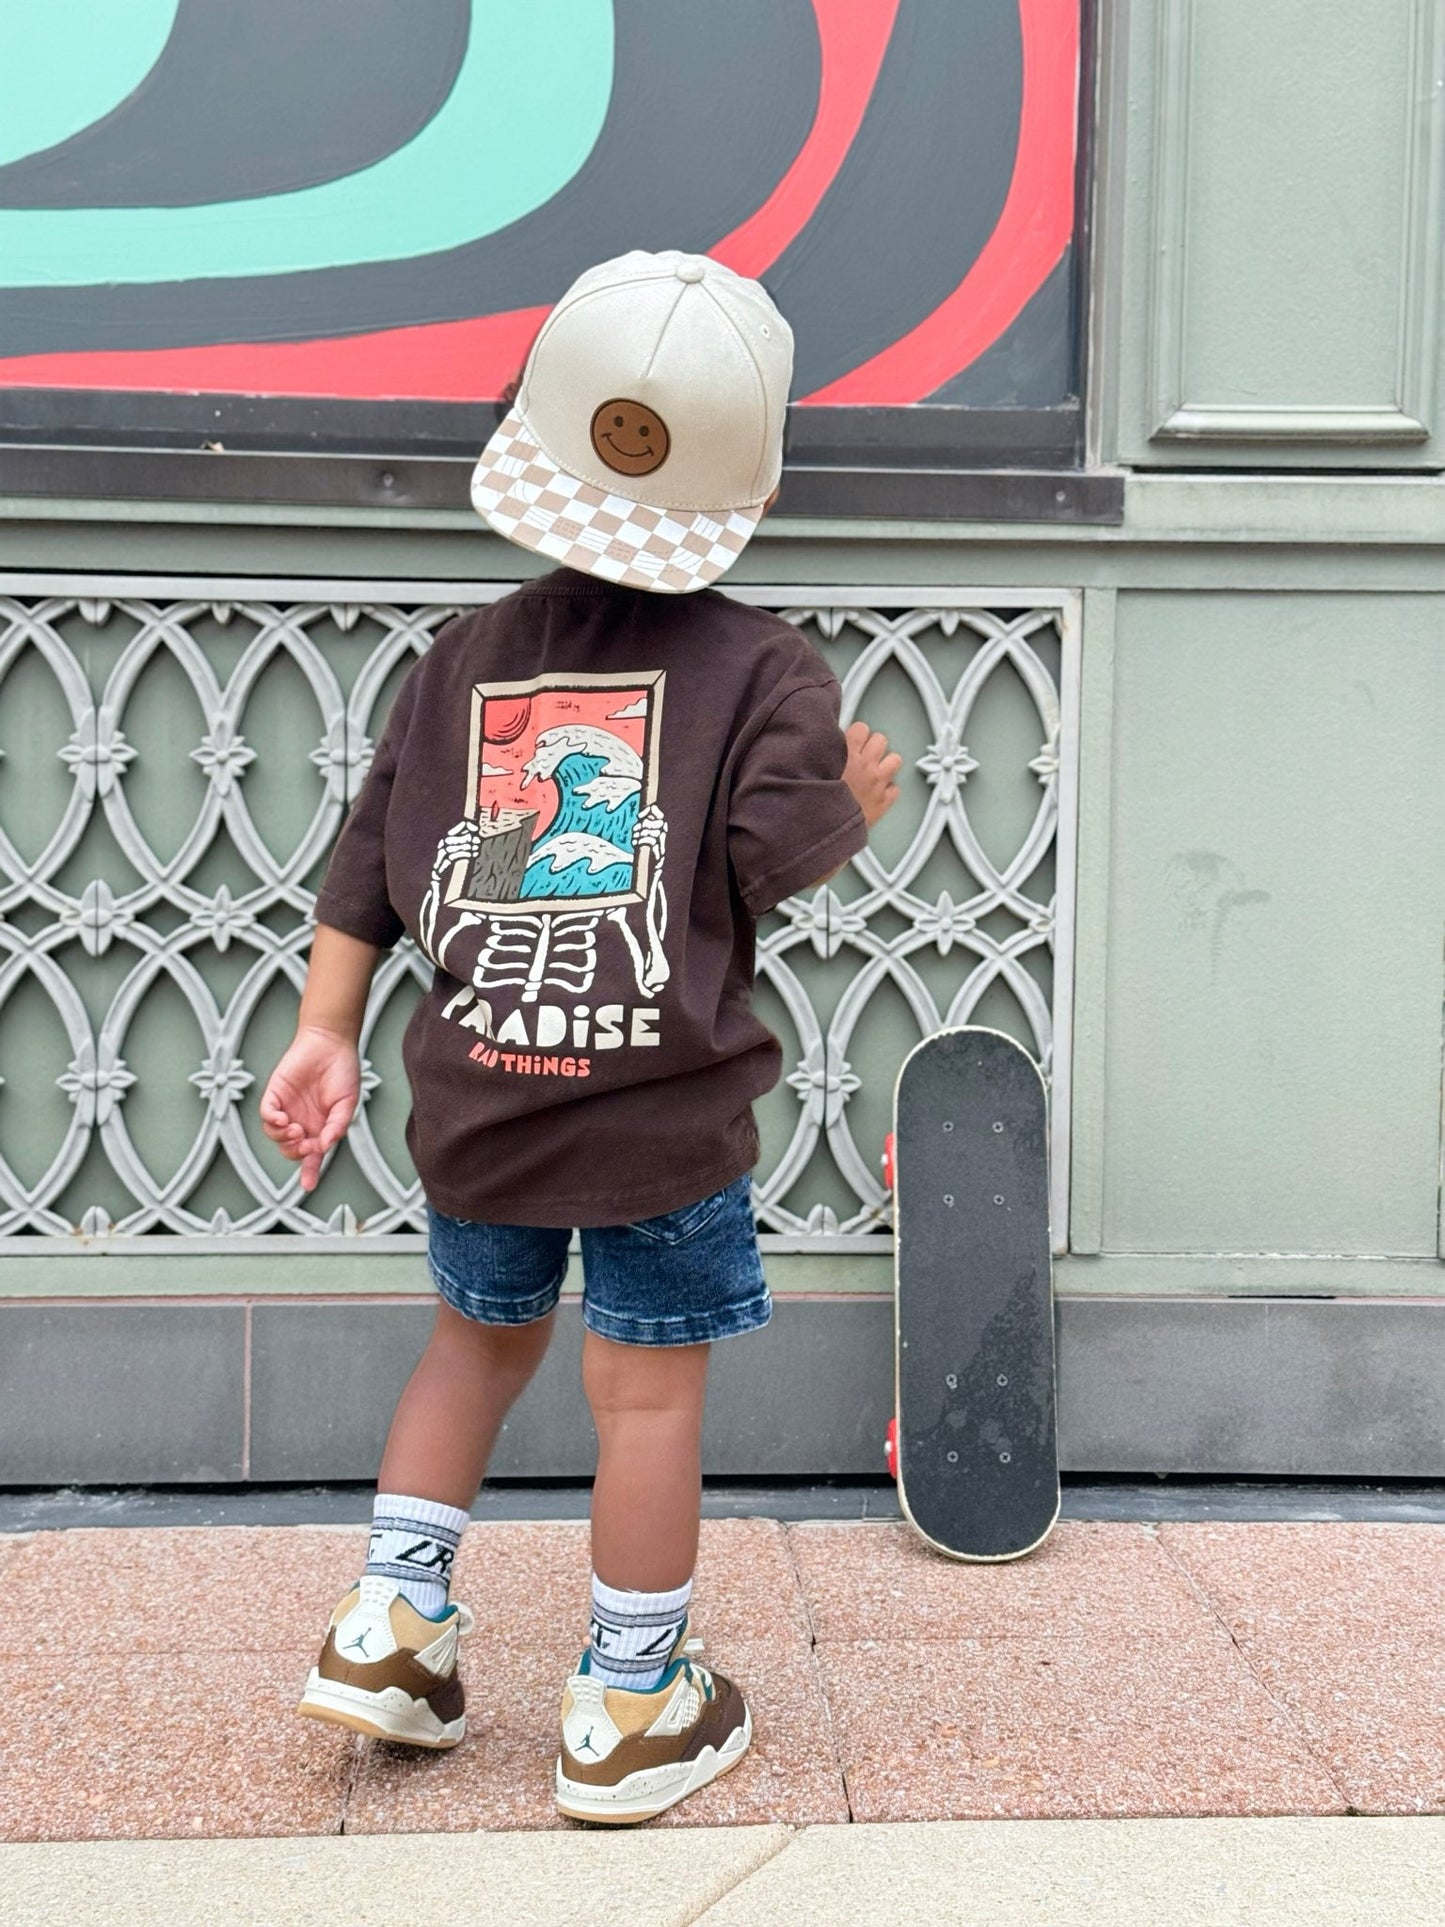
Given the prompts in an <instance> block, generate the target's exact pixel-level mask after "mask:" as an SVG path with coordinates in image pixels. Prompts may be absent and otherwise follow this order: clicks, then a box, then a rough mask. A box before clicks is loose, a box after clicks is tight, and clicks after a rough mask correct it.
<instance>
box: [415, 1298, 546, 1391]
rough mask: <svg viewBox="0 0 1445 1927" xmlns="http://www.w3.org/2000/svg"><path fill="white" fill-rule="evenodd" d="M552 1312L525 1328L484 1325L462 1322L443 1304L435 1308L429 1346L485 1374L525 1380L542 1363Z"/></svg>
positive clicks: (472, 1320)
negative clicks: (468, 1361) (463, 1359)
mask: <svg viewBox="0 0 1445 1927" xmlns="http://www.w3.org/2000/svg"><path fill="white" fill-rule="evenodd" d="M556 1322H557V1321H556V1314H555V1312H548V1313H547V1315H546V1316H545V1317H544V1318H534V1319H531V1320H529V1321H528V1322H527V1323H526V1324H525V1325H484V1324H482V1323H481V1322H480V1321H479V1320H478V1319H475V1318H465V1317H463V1315H462V1314H461V1312H459V1311H457V1310H456V1309H455V1308H454V1307H453V1306H451V1305H449V1304H447V1303H446V1302H445V1300H443V1301H442V1302H441V1303H440V1304H439V1305H438V1306H437V1322H436V1325H435V1327H434V1329H433V1332H432V1344H433V1345H436V1346H440V1347H441V1348H442V1349H443V1350H445V1351H446V1352H448V1353H450V1354H452V1355H454V1356H465V1357H467V1358H469V1359H471V1360H473V1361H475V1363H476V1364H477V1365H478V1366H479V1367H481V1368H482V1369H485V1370H491V1371H496V1372H502V1373H506V1374H509V1375H511V1376H514V1377H519V1378H522V1379H524V1380H525V1379H526V1378H529V1377H530V1376H531V1374H532V1373H533V1372H534V1371H535V1370H536V1368H537V1366H538V1365H539V1364H540V1363H541V1362H542V1359H543V1357H544V1356H545V1354H546V1350H547V1347H548V1345H549V1344H550V1343H551V1340H552V1329H553V1326H554V1325H555V1324H556Z"/></svg>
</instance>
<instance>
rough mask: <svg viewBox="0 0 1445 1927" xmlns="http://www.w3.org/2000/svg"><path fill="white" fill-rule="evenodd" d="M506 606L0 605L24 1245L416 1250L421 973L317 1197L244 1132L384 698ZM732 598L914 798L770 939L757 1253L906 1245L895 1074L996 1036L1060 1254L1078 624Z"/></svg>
mask: <svg viewBox="0 0 1445 1927" xmlns="http://www.w3.org/2000/svg"><path fill="white" fill-rule="evenodd" d="M510 586H511V585H509V584H498V585H493V586H489V587H487V588H485V589H482V590H478V591H475V592H473V593H472V594H470V595H469V596H467V597H466V598H465V599H461V598H457V593H456V590H455V588H454V587H451V588H449V587H447V586H445V585H443V586H436V585H421V584H410V585H407V584H389V585H376V584H371V585H368V584H362V583H351V584H332V583H324V584H307V583H305V582H291V583H279V582H277V583H260V584H255V583H249V582H194V581H179V580H170V581H168V580H155V579H145V580H142V579H139V578H118V579H107V580H99V579H94V578H89V577H84V578H69V579H65V578H39V577H29V578H8V579H6V578H0V1245H3V1247H4V1248H7V1249H9V1250H10V1251H12V1252H17V1251H26V1252H30V1253H34V1254H37V1255H40V1254H42V1253H46V1252H51V1251H59V1250H72V1251H73V1250H75V1249H76V1248H77V1243H80V1244H83V1245H85V1246H87V1247H97V1246H100V1247H104V1248H107V1249H111V1250H114V1249H116V1248H118V1247H127V1246H132V1247H133V1244H134V1241H143V1242H144V1243H145V1244H146V1245H147V1247H149V1245H150V1241H152V1240H154V1239H155V1238H157V1237H160V1238H163V1239H165V1240H166V1241H167V1245H168V1248H173V1246H174V1241H175V1240H178V1239H180V1240H185V1241H188V1242H194V1244H195V1245H196V1247H197V1248H198V1249H204V1250H217V1249H223V1248H236V1246H237V1241H241V1242H242V1243H243V1244H244V1248H246V1249H255V1244H254V1240H255V1238H256V1236H257V1235H258V1234H279V1235H281V1236H283V1237H284V1236H286V1235H288V1234H289V1235H298V1236H304V1237H306V1238H307V1239H308V1248H309V1249H315V1248H317V1247H318V1246H322V1247H329V1246H330V1245H331V1244H332V1243H333V1241H343V1242H344V1245H345V1248H347V1249H350V1250H357V1249H391V1250H395V1249H398V1248H399V1247H402V1246H404V1247H405V1248H412V1247H413V1246H414V1245H415V1244H416V1243H417V1236H416V1234H417V1233H419V1232H420V1230H421V1228H422V1225H423V1222H424V1219H423V1209H422V1201H421V1197H420V1194H419V1191H418V1188H417V1185H416V1182H415V1178H414V1176H413V1174H412V1172H411V1169H410V1166H409V1163H408V1160H407V1157H406V1152H405V1148H404V1144H403V1140H402V1126H403V1124H404V1120H405V1114H406V1096H405V1084H404V1079H403V1078H402V1076H401V1073H400V1062H399V1049H398V1046H399V1040H400V1035H401V1030H402V1028H403V1026H404V1023H405V1019H406V1015H407V1014H408V1012H409V1010H410V1008H411V1003H412V1001H413V998H414V996H415V994H416V991H417V988H418V987H419V986H420V985H421V984H422V983H423V982H424V981H425V976H426V971H427V968H428V967H427V965H426V964H425V961H424V959H422V958H421V957H420V955H419V954H418V953H417V952H416V951H415V950H414V948H413V947H412V946H411V945H410V944H405V945H403V946H401V947H400V948H398V949H397V950H396V951H394V952H392V953H391V954H390V955H388V956H387V957H386V958H385V959H384V960H383V963H382V966H381V968H380V970H379V971H378V974H377V979H376V984H375V988H374V992H373V996H372V999H371V1004H370V1008H369V1011H368V1015H367V1020H366V1027H365V1030H364V1033H363V1039H362V1049H363V1056H364V1059H365V1062H366V1070H365V1077H364V1085H365V1091H364V1098H363V1103H362V1106H361V1108H360V1110H359V1112H358V1115H357V1119H356V1121H355V1123H354V1124H353V1126H352V1129H351V1132H350V1134H349V1136H348V1138H347V1141H346V1143H345V1144H344V1145H343V1146H342V1147H341V1149H340V1150H339V1151H338V1153H337V1154H336V1156H335V1157H334V1158H333V1160H332V1163H331V1165H330V1166H329V1168H328V1170H327V1171H326V1173H325V1175H324V1176H323V1179H322V1183H321V1185H320V1186H319V1187H318V1189H317V1191H316V1192H314V1193H313V1194H312V1195H311V1197H310V1198H306V1197H304V1196H303V1195H302V1193H301V1192H300V1190H299V1187H298V1185H297V1183H296V1177H295V1170H294V1167H292V1166H291V1165H288V1164H286V1163H285V1162H284V1161H283V1160H282V1159H280V1158H279V1157H278V1156H277V1155H276V1153H275V1152H274V1150H273V1149H272V1147H271V1146H270V1145H269V1144H268V1143H267V1142H266V1140H265V1138H264V1137H263V1135H262V1133H261V1131H260V1128H259V1124H258V1122H257V1120H256V1116H255V1099H256V1096H257V1095H258V1093H259V1088H260V1084H261V1083H262V1082H263V1081H264V1078H265V1076H266V1074H267V1073H268V1071H269V1068H270V1066H271V1064H272V1063H273V1062H274V1061H275V1058H276V1057H277V1056H278V1055H279V1053H280V1051H281V1049H282V1048H284V1045H285V1042H286V1039H287V1037H288V1036H289V1034H290V1028H291V1025H292V1023H293V1022H294V1016H295V1001H296V997H297V995H298V993H299V990H300V986H301V983H302V981H303V978H304V974H305V958H306V950H307V945H308V943H309V940H310V924H309V921H308V913H309V910H310V906H311V901H312V893H313V891H314V888H315V886H316V884H317V882H318V881H319V879H320V876H321V874H322V872H323V870H324V867H325V860H326V856H327V853H328V852H329V849H330V846H331V843H332V840H333V838H334V836H335V834H336V831H337V828H338V827H339V825H340V822H341V820H342V817H343V815H344V812H345V810H346V808H347V806H348V805H349V803H350V801H351V799H352V798H353V797H354V795H355V794H356V790H357V788H358V786H359V784H360V782H361V779H362V777H363V776H364V774H365V771H366V767H367V764H368V762H369V759H370V754H371V746H372V742H373V740H374V738H375V736H376V734H377V731H378V728H379V725H380V722H381V720H382V718H383V717H384V714H385V710H386V706H387V704H388V702H389V700H390V697H391V694H392V693H393V691H394V689H395V687H396V684H397V683H398V682H399V680H400V677H401V675H402V673H403V672H404V670H405V668H406V666H407V664H408V663H409V661H410V659H411V657H412V656H413V655H414V654H416V653H419V652H421V651H423V650H425V649H426V648H427V647H428V646H429V644H430V642H431V640H432V638H433V636H434V635H435V634H436V632H437V631H438V629H440V628H441V626H442V625H443V624H444V623H445V622H447V621H448V620H449V619H450V618H451V617H452V616H453V615H454V614H456V613H458V611H459V609H461V608H462V607H465V606H470V605H471V604H473V603H475V602H478V601H481V600H485V599H492V598H494V597H495V596H499V595H502V594H505V593H506V591H507V589H508V588H509V587H510ZM739 593H740V594H743V595H744V596H745V597H746V599H747V600H749V601H753V602H759V603H763V604H765V605H766V606H768V607H772V608H776V609H778V610H780V611H781V612H782V613H783V614H785V615H786V616H787V617H788V619H789V620H791V621H793V622H796V623H798V624H799V625H800V626H801V627H802V628H803V629H804V630H805V631H807V632H808V633H809V634H810V635H812V636H813V637H814V639H815V640H816V641H817V643H818V645H819V647H820V648H821V649H822V650H823V652H824V654H825V655H826V656H827V657H828V659H829V660H830V661H831V662H832V663H833V665H834V667H835V668H836V670H837V672H838V674H839V676H840V678H841V680H842V683H843V688H844V702H845V720H848V719H851V718H852V717H853V716H855V715H862V716H864V717H865V718H866V719H867V720H868V721H869V722H871V723H873V724H874V725H875V726H876V727H879V728H881V729H883V730H885V731H886V732H887V733H888V735H889V736H890V737H891V738H892V739H893V740H894V742H895V744H896V746H897V747H898V748H900V749H901V750H902V751H903V753H904V756H905V770H904V776H905V778H906V781H905V785H904V794H903V798H902V800H901V802H900V803H899V805H898V807H897V808H896V809H895V811H894V812H893V813H892V815H891V816H890V817H889V818H887V819H886V820H885V822H884V823H883V824H882V825H881V826H880V828H879V830H878V831H877V832H876V833H875V837H874V841H873V843H872V844H871V845H870V847H869V849H868V850H867V851H865V852H864V853H863V855H861V856H860V857H859V858H858V860H857V861H856V863H855V864H853V865H852V866H851V868H850V870H849V872H848V873H847V874H846V875H845V876H844V877H842V878H839V879H837V880H835V882H834V884H833V885H831V886H828V887H825V888H823V889H820V890H819V891H817V892H816V893H814V894H813V895H811V896H809V897H806V898H797V899H794V900H792V901H791V902H789V903H787V904H785V905H784V906H783V907H782V908H781V910H779V911H778V912H777V913H776V914H775V915H774V916H772V917H770V918H769V919H768V920H767V922H766V923H765V925H764V927H763V929H762V932H761V940H760V946H759V959H758V965H759V990H758V996H759V1003H760V1008H761V1009H762V1011H763V1014H764V1016H765V1017H766V1018H767V1020H768V1021H769V1022H770V1023H772V1025H773V1027H774V1028H775V1029H776V1030H777V1031H778V1033H779V1035H780V1036H781V1037H782V1039H783V1043H784V1049H785V1054H786V1056H787V1058H788V1061H789V1069H788V1072H787V1074H786V1081H785V1082H784V1083H783V1084H782V1085H780V1087H779V1089H778V1090H777V1091H776V1092H774V1093H773V1094H772V1095H771V1096H770V1097H769V1098H767V1099H765V1100H764V1102H763V1104H762V1106H761V1107H760V1117H761V1122H762V1126H763V1134H764V1145H765V1156H764V1162H763V1165H762V1167H761V1169H760V1172H759V1179H758V1187H757V1206H758V1214H759V1221H760V1224H761V1226H762V1228H763V1230H764V1232H765V1233H771V1234H774V1241H775V1242H780V1243H785V1244H787V1245H790V1246H794V1247H801V1248H803V1249H809V1250H818V1249H838V1248H856V1247H857V1246H858V1244H859V1243H860V1242H863V1241H867V1242H868V1243H870V1244H871V1243H872V1242H873V1241H874V1240H875V1239H876V1237H877V1236H878V1234H879V1233H880V1232H882V1231H886V1229H887V1214H888V1199H887V1197H886V1195H885V1193H884V1191H883V1188H882V1184H881V1180H880V1175H879V1151H880V1148H881V1144H882V1137H883V1133H884V1131H885V1130H886V1129H887V1127H888V1117H889V1110H890V1107H891V1101H892V1087H893V1079H894V1076H895V1075H896V1071H897V1066H898V1063H899V1062H900V1060H901V1058H902V1056H903V1054H904V1052H905V1051H906V1050H907V1049H908V1048H909V1047H910V1046H911V1045H912V1044H913V1043H914V1042H916V1041H917V1039H918V1038H919V1037H921V1036H924V1035H926V1034H927V1033H928V1032H929V1031H931V1030H934V1029H936V1028H938V1027H939V1026H940V1025H953V1024H961V1023H967V1022H974V1023H990V1024H993V1025H995V1026H996V1027H997V1028H999V1029H1003V1030H1007V1031H1010V1032H1011V1033H1012V1034H1013V1035H1015V1036H1017V1037H1018V1038H1019V1039H1020V1041H1021V1042H1023V1043H1024V1044H1026V1045H1027V1046H1028V1047H1029V1048H1030V1049H1031V1050H1032V1051H1033V1053H1034V1054H1035V1056H1036V1057H1037V1058H1038V1060H1039V1062H1040V1064H1041V1066H1042V1067H1043V1069H1044V1071H1045V1075H1046V1076H1049V1075H1050V1073H1052V1083H1053V1095H1054V1112H1055V1121H1054V1141H1053V1158H1054V1187H1053V1188H1054V1223H1055V1236H1056V1243H1057V1244H1058V1245H1059V1246H1060V1248H1062V1242H1063V1227H1064V1215H1063V1206H1064V1202H1065V1200H1066V1198H1067V1152H1068V1146H1067V1133H1066V1122H1067V1114H1068V1107H1067V1102H1066V1101H1065V1100H1066V1092H1065V1090H1064V1075H1065V1072H1066V1067H1067V1035H1068V990H1069V985H1068V981H1067V978H1068V958H1069V938H1070V933H1071V928H1072V917H1071V893H1072V875H1073V849H1072V836H1073V813H1072V796H1073V788H1074V784H1073V768H1072V756H1073V745H1074V742H1075V740H1076V730H1075V728H1074V717H1073V706H1074V703H1075V699H1076V689H1077V606H1076V600H1075V598H1074V597H1072V596H1071V595H1070V594H1068V593H1066V592H1061V593H1058V594H1051V595H1040V594H1038V593H1037V592H1034V593H1032V594H1031V595H1029V596H1028V597H1027V598H1023V597H1018V596H1010V595H1008V594H1004V593H1001V592H998V591H993V590H989V591H982V592H974V593H972V594H962V593H955V594H952V595H948V596H942V595H939V594H937V593H934V592H927V591H900V590H888V591H883V590H875V591H871V592H868V593H866V594H865V593H862V592H857V591H846V592H844V591H838V592H829V593H828V594H827V596H826V598H825V599H824V600H823V601H822V602H821V603H818V602H814V603H809V604H808V605H807V606H797V605H796V604H795V603H794V602H793V601H791V600H790V592H786V591H784V592H777V591H773V592H769V591H761V590H746V591H739ZM791 594H792V595H794V596H795V595H796V591H794V592H791ZM448 596H450V597H452V598H454V599H452V600H447V599H446V598H447V597H448ZM1061 764H1062V767H1061ZM1061 806H1062V810H1063V815H1062V818H1061ZM1055 952H1057V957H1056V956H1055Z"/></svg>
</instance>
